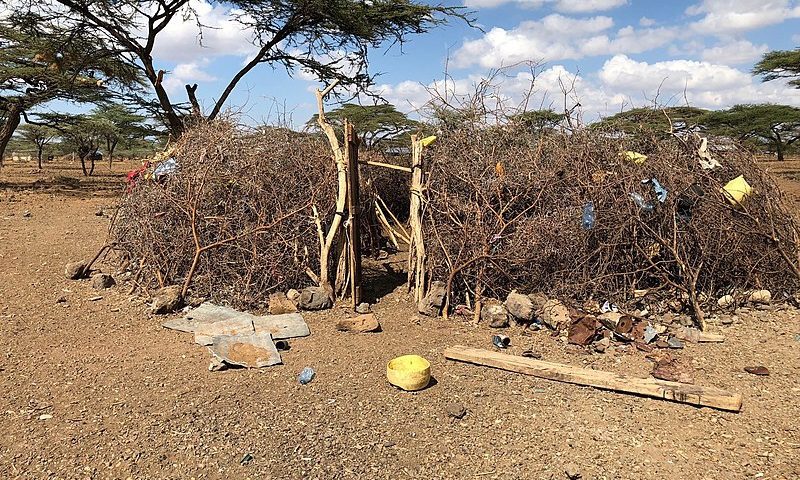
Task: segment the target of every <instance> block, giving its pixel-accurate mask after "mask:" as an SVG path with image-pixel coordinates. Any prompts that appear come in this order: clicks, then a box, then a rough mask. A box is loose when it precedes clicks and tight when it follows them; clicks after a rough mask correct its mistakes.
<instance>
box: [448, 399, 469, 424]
mask: <svg viewBox="0 0 800 480" xmlns="http://www.w3.org/2000/svg"><path fill="white" fill-rule="evenodd" d="M445 410H446V411H447V415H448V416H450V417H453V418H455V419H458V420H461V419H462V418H464V415H466V414H467V409H466V408H465V407H464V405H461V404H460V403H448V404H447V407H446V408H445Z"/></svg>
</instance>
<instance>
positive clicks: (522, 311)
mask: <svg viewBox="0 0 800 480" xmlns="http://www.w3.org/2000/svg"><path fill="white" fill-rule="evenodd" d="M505 305H506V309H507V310H508V313H510V314H511V316H512V317H514V319H515V320H517V321H519V322H526V323H527V322H530V321H532V320H533V315H534V306H533V301H532V300H531V299H530V297H528V296H526V295H522V294H519V293H517V292H516V291H513V292H511V293H509V294H508V297H507V298H506V303H505Z"/></svg>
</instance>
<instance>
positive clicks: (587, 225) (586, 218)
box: [581, 202, 597, 230]
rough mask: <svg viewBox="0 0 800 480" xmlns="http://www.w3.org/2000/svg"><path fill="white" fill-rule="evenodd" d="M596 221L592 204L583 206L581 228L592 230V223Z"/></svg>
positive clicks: (588, 203)
mask: <svg viewBox="0 0 800 480" xmlns="http://www.w3.org/2000/svg"><path fill="white" fill-rule="evenodd" d="M596 219H597V213H596V212H595V211H594V202H587V203H586V205H584V206H583V217H582V218H581V226H582V227H583V229H584V230H591V229H593V228H594V222H595V220H596Z"/></svg>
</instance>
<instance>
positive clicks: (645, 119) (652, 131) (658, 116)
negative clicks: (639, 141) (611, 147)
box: [592, 107, 707, 137]
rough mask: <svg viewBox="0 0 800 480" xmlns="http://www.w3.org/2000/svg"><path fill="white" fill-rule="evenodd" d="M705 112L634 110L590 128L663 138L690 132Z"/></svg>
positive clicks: (694, 109)
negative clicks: (672, 134) (671, 134)
mask: <svg viewBox="0 0 800 480" xmlns="http://www.w3.org/2000/svg"><path fill="white" fill-rule="evenodd" d="M706 113H707V110H703V109H701V108H695V107H667V108H663V109H654V108H634V109H631V110H626V111H624V112H620V113H618V114H616V115H612V116H610V117H606V118H604V119H603V120H601V121H599V122H596V123H594V124H592V128H593V129H596V130H602V131H605V132H610V133H617V134H625V135H634V136H635V135H647V136H655V137H659V136H663V135H668V134H670V133H679V132H686V131H692V130H694V129H696V128H697V127H698V124H699V120H700V118H702V117H703V115H705V114H706Z"/></svg>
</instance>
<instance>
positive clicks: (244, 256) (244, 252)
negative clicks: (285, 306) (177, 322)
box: [113, 121, 336, 307]
mask: <svg viewBox="0 0 800 480" xmlns="http://www.w3.org/2000/svg"><path fill="white" fill-rule="evenodd" d="M174 157H175V159H176V160H177V161H178V163H179V165H180V169H179V171H178V172H177V173H175V174H172V175H169V176H167V177H166V178H165V179H164V180H163V181H161V182H154V181H141V182H139V183H138V184H137V185H136V186H135V187H134V188H133V189H132V190H131V192H130V193H129V194H128V195H126V196H125V198H124V199H123V201H122V205H121V208H120V211H119V215H118V218H117V220H116V223H115V227H114V229H113V236H114V241H115V242H116V246H117V249H118V250H120V251H122V252H123V254H124V255H125V256H126V257H128V259H130V260H132V261H133V262H134V263H136V264H140V265H143V274H144V276H143V277H142V278H143V279H144V282H145V283H144V286H146V287H155V286H159V285H163V284H182V283H183V282H184V281H185V280H186V277H187V275H189V272H190V270H191V268H192V263H193V259H194V256H195V252H196V246H195V234H194V233H193V224H194V232H195V233H196V239H197V242H198V244H199V245H200V247H201V248H206V247H208V246H212V245H217V246H214V247H210V248H208V249H207V250H205V251H204V252H203V253H202V254H201V255H199V257H198V262H197V266H196V272H195V273H194V276H193V278H192V281H191V293H192V294H193V295H195V296H203V297H210V298H213V299H214V300H215V301H218V302H225V303H229V304H231V305H233V306H239V307H252V306H263V305H266V303H267V297H268V296H269V294H270V293H272V292H274V291H276V290H286V289H288V288H299V287H301V286H303V285H308V284H311V283H312V281H311V279H310V277H309V276H308V275H307V274H306V273H305V271H306V269H307V268H310V269H311V270H312V271H314V272H317V273H318V271H319V248H320V244H319V240H318V237H317V233H316V226H315V223H314V220H313V214H312V208H311V207H312V205H314V206H316V208H317V209H318V211H319V213H320V216H321V220H322V222H323V226H325V225H328V224H330V220H331V218H332V216H333V214H334V212H333V210H334V201H335V189H336V175H335V167H334V165H333V161H332V160H331V154H330V149H329V147H328V146H327V144H326V143H324V141H323V140H322V139H321V138H319V137H313V136H309V135H305V134H299V133H296V132H292V131H289V130H285V129H262V130H258V131H243V130H241V129H239V128H237V127H236V126H235V125H234V124H232V123H229V122H225V121H217V122H213V123H211V124H201V125H198V126H196V127H193V128H191V129H189V130H188V131H187V132H186V133H185V134H184V135H183V136H182V137H181V138H180V141H179V142H178V143H177V145H176V151H175V154H174ZM193 218H194V221H193V220H192V219H193Z"/></svg>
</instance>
